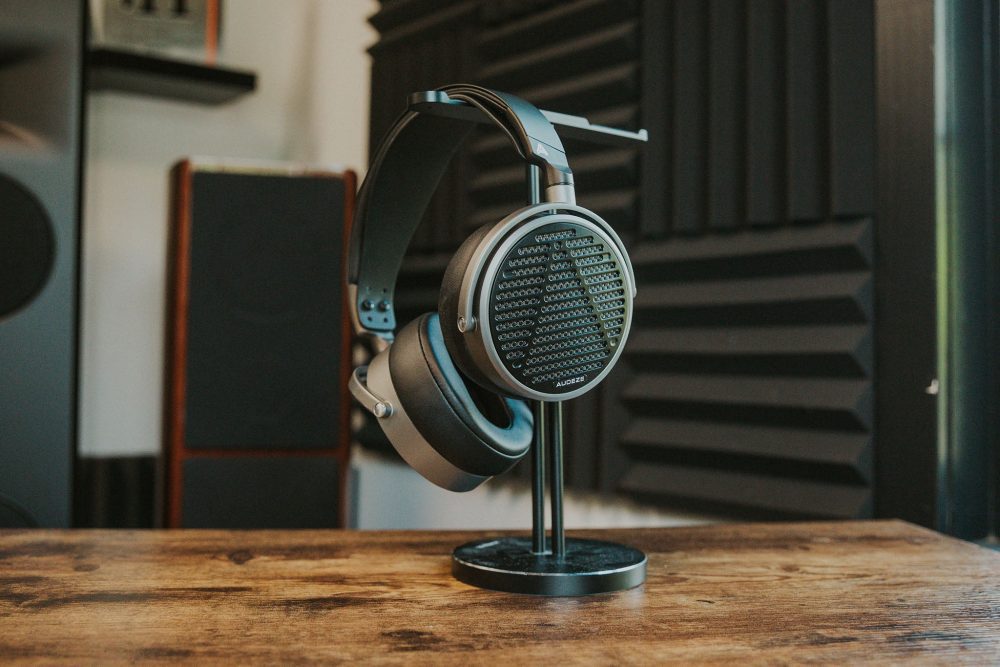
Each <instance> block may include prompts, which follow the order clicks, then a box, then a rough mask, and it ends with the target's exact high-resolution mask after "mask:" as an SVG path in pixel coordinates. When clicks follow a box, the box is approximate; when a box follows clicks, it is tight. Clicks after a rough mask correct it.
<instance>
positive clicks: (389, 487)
mask: <svg viewBox="0 0 1000 667" xmlns="http://www.w3.org/2000/svg"><path fill="white" fill-rule="evenodd" d="M353 460H354V468H355V483H356V484H357V490H356V493H355V498H356V499H357V507H356V509H355V512H354V514H355V520H356V522H357V523H356V527H357V528H362V529H395V528H400V529H402V528H422V529H433V530H450V529H482V530H501V529H511V530H517V529H521V530H528V529H530V528H531V490H530V489H529V488H528V487H527V485H525V484H524V483H520V482H511V481H508V480H505V479H504V478H503V477H501V478H498V479H491V480H490V481H488V482H486V483H485V484H483V485H482V486H480V487H479V488H477V489H475V490H473V491H469V492H467V493H452V492H451V491H445V490H444V489H440V488H438V487H436V486H434V485H433V484H431V483H430V482H428V481H427V480H425V479H424V478H423V477H421V476H420V475H419V474H417V472H415V471H414V470H411V469H410V468H409V467H407V466H405V465H403V464H400V463H397V462H395V461H388V460H386V459H385V458H383V457H380V456H377V455H374V454H369V453H367V452H365V451H364V450H362V449H361V448H359V447H355V451H354V454H353ZM563 512H564V521H565V526H566V528H567V529H574V528H631V527H637V526H643V527H648V526H681V525H690V524H699V523H710V522H715V521H720V520H722V519H721V518H720V517H711V516H706V515H698V514H689V513H685V512H674V511H670V510H665V509H659V508H654V507H647V506H643V505H639V504H637V503H634V502H631V501H629V500H626V499H623V498H610V499H609V498H603V497H598V496H596V495H589V494H580V493H567V494H566V496H565V500H564V506H563ZM546 521H548V519H546Z"/></svg>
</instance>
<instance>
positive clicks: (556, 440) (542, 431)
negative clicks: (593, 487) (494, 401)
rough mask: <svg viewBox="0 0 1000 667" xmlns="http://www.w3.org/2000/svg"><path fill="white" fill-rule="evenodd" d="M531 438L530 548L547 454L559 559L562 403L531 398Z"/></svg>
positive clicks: (538, 179)
mask: <svg viewBox="0 0 1000 667" xmlns="http://www.w3.org/2000/svg"><path fill="white" fill-rule="evenodd" d="M526 180H527V183H528V205H529V206H532V205H534V204H539V203H541V201H542V173H541V170H540V169H539V168H538V167H536V166H535V165H533V164H529V165H528V166H527V179H526ZM533 411H534V417H535V442H534V443H533V451H532V468H531V509H532V513H531V550H532V552H533V553H536V554H547V553H549V550H548V549H547V548H546V544H545V456H546V452H548V456H549V474H550V475H551V478H550V480H549V488H550V490H549V493H550V496H551V498H550V501H549V502H550V506H551V510H552V538H551V544H552V552H551V553H552V555H553V556H554V557H555V558H557V559H560V558H562V557H563V556H564V555H565V553H566V533H565V529H564V528H563V503H562V501H563V462H562V445H563V420H562V403H560V402H556V403H544V402H542V401H535V403H534V406H533Z"/></svg>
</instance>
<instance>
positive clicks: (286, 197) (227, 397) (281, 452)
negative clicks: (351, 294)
mask: <svg viewBox="0 0 1000 667" xmlns="http://www.w3.org/2000/svg"><path fill="white" fill-rule="evenodd" d="M355 187H356V178H355V175H354V173H353V172H350V171H345V172H341V173H337V172H330V171H321V170H312V169H302V168H295V167H291V166H289V167H282V166H274V165H268V166H255V165H252V164H240V163H213V162H211V161H210V160H199V161H191V160H188V161H184V162H181V163H179V164H178V165H176V166H175V167H174V169H173V172H172V202H173V211H172V215H171V220H172V222H171V227H172V228H171V237H172V240H171V250H170V253H171V258H170V266H171V271H172V276H171V277H170V279H169V281H168V285H169V287H168V289H169V291H170V293H169V294H168V304H169V306H168V307H169V313H168V318H167V320H168V327H169V329H168V334H167V338H168V346H167V348H168V352H167V373H166V377H167V383H168V386H167V388H166V411H165V412H166V414H165V419H164V426H165V430H166V433H165V450H166V452H165V453H166V466H165V472H166V484H165V491H166V493H165V501H166V502H165V524H166V525H167V526H168V527H181V526H183V527H205V528H208V527H216V528H254V527H257V528H280V527H289V528H292V527H295V528H299V527H335V526H341V525H343V517H344V513H345V508H344V505H345V488H344V487H345V484H344V481H345V475H346V472H347V462H348V452H349V444H350V432H349V425H348V419H349V416H350V413H349V404H348V400H347V394H346V387H347V379H348V377H349V373H350V370H351V368H350V328H349V319H348V316H347V300H346V298H345V293H344V289H345V288H344V278H343V276H344V255H345V251H346V248H347V233H348V227H349V222H350V220H351V217H352V214H353V213H352V211H353V206H354V194H355Z"/></svg>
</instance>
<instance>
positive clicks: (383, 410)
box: [372, 401, 392, 419]
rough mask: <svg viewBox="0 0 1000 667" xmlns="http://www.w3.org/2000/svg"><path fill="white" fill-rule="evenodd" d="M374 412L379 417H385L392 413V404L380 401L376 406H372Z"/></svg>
mask: <svg viewBox="0 0 1000 667" xmlns="http://www.w3.org/2000/svg"><path fill="white" fill-rule="evenodd" d="M372 413H373V414H374V415H375V416H376V417H378V418H379V419H383V418H385V417H388V416H389V415H391V414H392V406H391V405H389V404H388V403H383V402H381V401H380V402H378V403H376V404H375V407H374V408H372Z"/></svg>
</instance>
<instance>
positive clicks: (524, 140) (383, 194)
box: [347, 85, 573, 336]
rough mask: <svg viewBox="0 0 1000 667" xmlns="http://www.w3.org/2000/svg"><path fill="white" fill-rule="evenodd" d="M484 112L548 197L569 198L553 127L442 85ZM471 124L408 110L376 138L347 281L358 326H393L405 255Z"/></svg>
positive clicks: (527, 111)
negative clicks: (531, 167) (536, 174)
mask: <svg viewBox="0 0 1000 667" xmlns="http://www.w3.org/2000/svg"><path fill="white" fill-rule="evenodd" d="M441 91H443V92H444V93H446V94H447V95H448V97H450V98H451V99H455V100H460V101H462V102H466V103H468V104H470V105H471V106H473V107H475V108H477V109H479V110H480V111H482V112H483V113H484V114H485V115H486V116H487V117H488V118H489V119H490V120H491V121H493V123H495V124H496V125H498V126H499V127H500V129H502V130H503V131H504V133H505V134H506V135H507V136H508V137H509V138H510V139H511V141H512V142H513V143H514V146H515V148H516V149H517V152H518V154H519V155H520V156H521V158H523V159H524V160H526V161H527V162H529V163H531V164H536V165H538V166H540V167H542V174H543V178H544V179H545V191H546V193H547V199H548V200H549V201H554V202H565V203H573V172H572V171H571V170H570V168H569V164H568V163H567V161H566V151H565V150H564V149H563V146H562V141H560V139H559V135H558V134H556V131H555V128H554V127H552V124H551V123H550V122H549V121H548V119H546V118H545V116H544V115H542V112H541V111H539V110H538V109H537V108H535V107H534V106H533V105H531V104H529V103H528V102H525V101H524V100H522V99H520V98H518V97H515V96H513V95H508V94H507V93H500V92H496V91H492V90H489V89H486V88H480V87H478V86H470V85H455V86H446V87H444V88H442V89H441ZM474 125H475V123H474V122H471V121H469V120H465V119H460V118H452V117H446V116H437V115H431V114H426V113H419V112H417V111H412V110H408V111H406V112H405V113H404V114H403V115H402V116H400V117H399V119H398V120H397V121H396V122H395V124H393V126H392V128H391V129H390V130H389V132H388V133H387V134H386V136H385V138H384V139H383V140H382V143H381V144H380V145H379V147H378V150H377V151H376V153H375V157H374V159H373V160H372V164H371V166H370V167H369V169H368V174H367V176H366V177H365V180H364V183H362V185H361V190H360V192H359V193H358V205H357V209H356V212H355V215H354V224H353V226H352V228H351V243H350V256H349V259H348V276H347V282H348V283H349V285H351V286H352V287H353V289H352V290H351V292H352V295H351V301H352V304H351V308H352V309H353V312H354V314H355V315H356V319H355V322H356V323H357V324H358V325H360V326H361V328H363V329H365V330H368V331H371V332H373V333H376V334H380V335H386V336H387V335H389V334H391V333H392V332H393V331H394V330H395V328H396V318H395V309H394V307H393V304H394V303H395V302H394V301H393V294H394V291H395V287H396V278H397V276H398V275H399V268H400V266H401V264H402V262H403V256H404V255H405V254H406V249H407V247H408V246H409V244H410V239H411V238H412V237H413V233H414V232H415V231H416V229H417V226H418V225H419V224H420V220H421V219H422V218H423V215H424V211H426V209H427V205H428V204H429V203H430V200H431V196H432V195H433V194H434V190H435V189H436V188H437V185H438V182H439V181H440V180H441V177H442V176H443V175H444V172H445V170H446V169H447V167H448V163H449V162H450V161H451V158H452V156H453V155H454V154H455V151H456V150H458V147H459V146H461V144H462V142H463V141H464V140H465V138H466V137H467V136H468V135H469V132H470V130H471V129H472V127H473V126H474Z"/></svg>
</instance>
